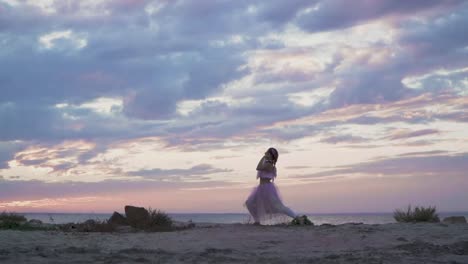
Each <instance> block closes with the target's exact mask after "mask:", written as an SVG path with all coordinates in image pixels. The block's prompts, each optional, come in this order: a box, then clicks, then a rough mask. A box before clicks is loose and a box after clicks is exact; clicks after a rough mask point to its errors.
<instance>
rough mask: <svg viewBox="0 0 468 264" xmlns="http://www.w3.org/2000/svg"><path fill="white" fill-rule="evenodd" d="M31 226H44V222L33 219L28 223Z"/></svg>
mask: <svg viewBox="0 0 468 264" xmlns="http://www.w3.org/2000/svg"><path fill="white" fill-rule="evenodd" d="M28 223H29V224H31V225H42V224H43V223H42V221H41V220H37V219H31V220H29V221H28Z"/></svg>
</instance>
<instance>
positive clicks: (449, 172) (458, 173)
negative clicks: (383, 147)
mask: <svg viewBox="0 0 468 264" xmlns="http://www.w3.org/2000/svg"><path fill="white" fill-rule="evenodd" d="M431 154H432V153H431ZM467 170H468V153H460V154H453V155H430V156H419V155H416V156H404V157H397V158H389V159H383V160H378V161H371V162H365V163H359V164H353V165H349V166H342V167H339V168H338V169H334V170H329V171H323V172H318V173H313V174H308V175H301V176H296V177H297V178H305V179H307V178H311V179H313V178H315V177H329V176H340V177H341V176H347V175H348V176H349V175H353V174H361V175H372V176H374V177H377V176H383V177H389V176H424V175H427V176H433V175H438V176H440V177H465V176H466V171H467Z"/></svg>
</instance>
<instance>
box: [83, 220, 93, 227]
mask: <svg viewBox="0 0 468 264" xmlns="http://www.w3.org/2000/svg"><path fill="white" fill-rule="evenodd" d="M83 224H84V225H90V226H92V225H96V221H95V220H93V219H88V220H86V221H84V222H83Z"/></svg>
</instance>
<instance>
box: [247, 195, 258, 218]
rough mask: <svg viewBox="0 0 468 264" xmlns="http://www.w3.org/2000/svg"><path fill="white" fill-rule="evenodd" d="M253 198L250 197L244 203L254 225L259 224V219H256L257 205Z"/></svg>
mask: <svg viewBox="0 0 468 264" xmlns="http://www.w3.org/2000/svg"><path fill="white" fill-rule="evenodd" d="M255 200H256V199H255V196H250V197H249V199H247V201H246V202H245V206H246V207H247V210H249V213H250V215H251V216H252V217H253V219H254V222H255V223H259V222H260V219H259V217H258V210H257V203H256V201H255Z"/></svg>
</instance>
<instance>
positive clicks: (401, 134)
mask: <svg viewBox="0 0 468 264" xmlns="http://www.w3.org/2000/svg"><path fill="white" fill-rule="evenodd" d="M439 133H440V131H439V130H437V129H421V130H416V131H407V130H397V131H394V132H393V133H392V135H390V136H388V137H387V138H388V139H390V140H399V139H407V138H414V137H421V136H426V135H433V134H439Z"/></svg>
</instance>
